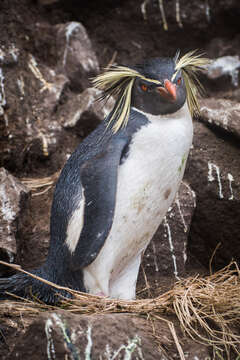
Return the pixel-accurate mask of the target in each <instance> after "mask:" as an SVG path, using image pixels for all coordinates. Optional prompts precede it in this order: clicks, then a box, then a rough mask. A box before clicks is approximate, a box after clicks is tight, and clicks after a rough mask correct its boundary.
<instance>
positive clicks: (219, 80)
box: [205, 55, 240, 90]
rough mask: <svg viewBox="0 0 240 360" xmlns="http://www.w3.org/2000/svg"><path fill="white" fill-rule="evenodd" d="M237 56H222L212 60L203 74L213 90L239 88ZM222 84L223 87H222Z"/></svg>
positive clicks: (239, 66) (239, 65) (239, 62)
mask: <svg viewBox="0 0 240 360" xmlns="http://www.w3.org/2000/svg"><path fill="white" fill-rule="evenodd" d="M239 70H240V59H239V56H238V55H236V56H229V55H228V56H223V57H220V58H217V59H214V60H212V62H211V63H210V64H209V65H208V67H207V72H206V73H205V74H206V76H207V78H208V79H209V80H210V85H211V87H213V88H215V89H221V90H223V89H229V88H233V89H234V88H236V87H238V86H239ZM223 84H224V87H223Z"/></svg>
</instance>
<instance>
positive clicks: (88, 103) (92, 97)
mask: <svg viewBox="0 0 240 360" xmlns="http://www.w3.org/2000/svg"><path fill="white" fill-rule="evenodd" d="M100 95H101V91H99V90H98V89H96V88H88V89H86V90H84V91H83V92H82V93H81V94H79V95H75V96H71V97H70V99H69V100H68V102H67V103H65V104H64V106H63V107H62V108H61V111H60V114H58V117H59V119H60V121H61V122H62V125H63V127H65V128H73V127H76V128H77V129H78V130H77V132H79V133H80V135H81V136H83V135H84V136H86V135H88V134H89V133H90V132H91V131H92V130H94V129H95V127H96V126H97V125H98V124H99V123H100V122H101V121H102V120H103V119H104V118H105V117H106V116H107V115H108V114H109V113H110V111H111V110H112V108H113V105H114V100H113V98H109V99H108V101H107V102H105V103H103V102H99V101H97V100H98V98H99V97H100Z"/></svg>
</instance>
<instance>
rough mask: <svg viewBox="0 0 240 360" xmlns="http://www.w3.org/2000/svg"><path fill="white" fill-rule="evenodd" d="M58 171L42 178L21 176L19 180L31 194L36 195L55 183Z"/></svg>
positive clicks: (44, 191)
mask: <svg viewBox="0 0 240 360" xmlns="http://www.w3.org/2000/svg"><path fill="white" fill-rule="evenodd" d="M59 174H60V172H59V171H57V172H56V173H55V174H53V175H51V176H46V177H44V178H22V179H20V180H21V182H22V183H23V184H24V185H25V186H27V187H28V188H29V189H30V190H31V191H32V192H33V194H32V196H38V195H42V194H44V193H46V192H47V191H48V190H50V189H51V187H52V186H53V185H54V184H55V182H56V180H57V178H58V176H59Z"/></svg>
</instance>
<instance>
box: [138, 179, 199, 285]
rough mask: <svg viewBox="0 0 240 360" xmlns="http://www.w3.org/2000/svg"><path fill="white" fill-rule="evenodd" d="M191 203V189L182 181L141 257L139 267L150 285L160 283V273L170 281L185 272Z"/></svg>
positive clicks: (142, 280) (192, 197)
mask: <svg viewBox="0 0 240 360" xmlns="http://www.w3.org/2000/svg"><path fill="white" fill-rule="evenodd" d="M195 206H196V198H195V193H194V191H193V190H192V189H191V187H190V186H189V185H188V184H187V183H185V182H182V183H181V186H180V188H179V191H178V194H177V196H176V199H175V202H174V203H173V204H172V206H171V208H170V209H169V210H168V213H167V215H166V216H165V218H164V220H163V222H162V224H161V225H160V226H159V228H158V230H157V232H156V234H155V235H154V237H153V239H152V240H151V242H150V244H149V246H148V247H147V249H146V251H145V254H144V257H143V267H144V269H145V272H146V276H147V279H148V282H149V285H150V286H151V288H154V287H158V286H161V281H162V278H163V277H164V276H165V277H167V278H168V279H169V278H172V279H173V281H174V280H176V279H179V277H181V276H183V275H184V274H185V263H186V260H187V242H188V232H189V228H190V225H191V220H192V216H193V213H194V210H195ZM163 281H164V280H163ZM142 282H143V283H144V279H142V278H140V284H141V285H142Z"/></svg>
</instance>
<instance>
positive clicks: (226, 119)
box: [200, 98, 240, 138]
mask: <svg viewBox="0 0 240 360" xmlns="http://www.w3.org/2000/svg"><path fill="white" fill-rule="evenodd" d="M200 109H201V119H202V120H203V121H204V122H206V123H207V124H209V125H213V126H216V127H218V128H220V129H222V130H224V131H226V132H228V133H229V134H232V135H234V136H236V137H238V138H240V105H239V103H237V102H234V101H231V100H225V99H215V98H209V99H203V100H201V102H200Z"/></svg>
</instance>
